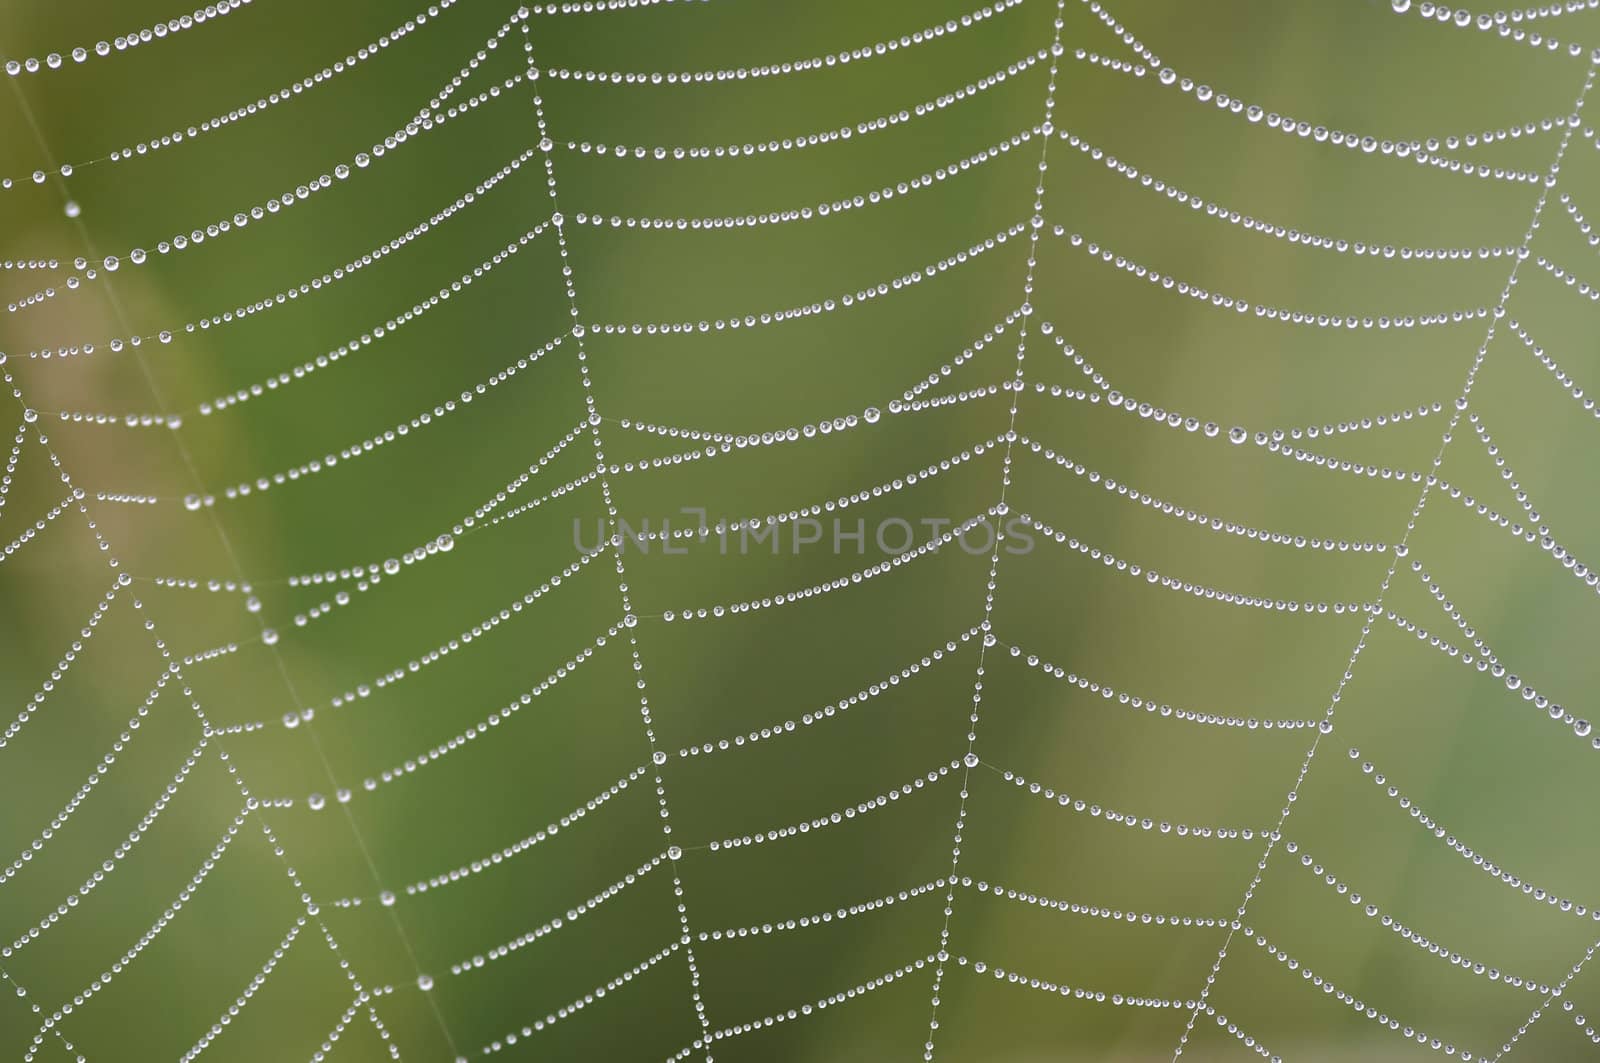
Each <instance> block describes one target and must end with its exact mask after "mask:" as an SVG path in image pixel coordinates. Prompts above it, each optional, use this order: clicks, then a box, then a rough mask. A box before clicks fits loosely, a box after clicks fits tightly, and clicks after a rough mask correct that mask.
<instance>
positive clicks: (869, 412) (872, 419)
mask: <svg viewBox="0 0 1600 1063" xmlns="http://www.w3.org/2000/svg"><path fill="white" fill-rule="evenodd" d="M861 416H862V417H864V418H866V421H867V423H868V424H877V423H878V418H880V417H882V416H883V414H882V413H880V412H879V411H878V408H877V407H876V406H868V407H867V408H866V410H865V411H863V412H862V414H861Z"/></svg>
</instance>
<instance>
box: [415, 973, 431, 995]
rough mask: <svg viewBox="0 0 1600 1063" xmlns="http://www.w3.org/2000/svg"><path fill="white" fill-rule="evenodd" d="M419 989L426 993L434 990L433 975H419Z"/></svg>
mask: <svg viewBox="0 0 1600 1063" xmlns="http://www.w3.org/2000/svg"><path fill="white" fill-rule="evenodd" d="M417 988H418V989H420V990H422V991H423V992H424V993H426V992H427V991H428V990H430V989H432V988H433V975H431V974H419V975H417Z"/></svg>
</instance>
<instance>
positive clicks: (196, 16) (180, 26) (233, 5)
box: [5, 0, 250, 77]
mask: <svg viewBox="0 0 1600 1063" xmlns="http://www.w3.org/2000/svg"><path fill="white" fill-rule="evenodd" d="M249 3H250V0H220V2H219V3H215V4H207V5H206V6H205V7H199V8H195V10H194V11H193V12H192V13H191V14H187V15H180V16H179V17H177V18H173V19H168V20H167V21H166V22H157V23H155V24H154V25H151V26H144V27H141V28H139V29H136V30H133V31H132V32H130V33H127V34H124V35H122V36H120V37H116V38H113V39H112V40H109V41H96V42H95V43H94V44H93V45H79V46H77V47H75V48H69V49H68V50H67V55H66V56H63V55H62V54H61V53H60V52H51V53H50V54H48V55H46V56H45V57H44V58H43V59H40V58H38V57H36V56H28V57H27V58H25V59H7V60H6V61H5V71H6V73H7V74H9V75H10V76H12V77H17V76H18V75H20V74H23V73H29V74H37V73H39V72H40V71H44V70H60V69H61V68H62V67H63V66H66V65H67V61H68V59H69V58H70V60H71V61H72V62H73V63H85V62H88V61H89V58H90V56H97V57H99V58H102V59H103V58H105V57H106V56H108V55H110V54H111V53H112V52H114V51H115V52H125V51H127V50H128V49H130V48H137V47H139V46H140V45H143V44H149V43H151V42H152V41H158V40H164V39H165V38H167V37H171V36H174V35H176V34H179V33H182V32H183V31H184V30H189V29H194V28H195V27H197V26H203V25H205V24H206V23H207V22H211V21H214V20H216V19H219V18H222V17H224V16H226V15H231V14H233V13H234V12H235V11H238V10H239V9H240V8H242V7H244V6H246V5H247V4H249Z"/></svg>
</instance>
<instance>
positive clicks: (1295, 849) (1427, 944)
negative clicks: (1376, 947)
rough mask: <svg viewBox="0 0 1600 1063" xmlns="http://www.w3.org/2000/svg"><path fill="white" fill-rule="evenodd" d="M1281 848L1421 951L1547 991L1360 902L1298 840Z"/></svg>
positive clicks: (1497, 978) (1519, 985)
mask: <svg viewBox="0 0 1600 1063" xmlns="http://www.w3.org/2000/svg"><path fill="white" fill-rule="evenodd" d="M1283 848H1284V851H1285V852H1287V853H1288V854H1289V855H1291V856H1294V857H1296V858H1297V859H1298V861H1299V864H1300V866H1301V867H1303V868H1305V869H1306V870H1307V871H1309V872H1311V874H1312V875H1314V876H1316V878H1317V880H1318V881H1320V882H1322V883H1323V884H1324V885H1325V886H1327V887H1328V888H1330V889H1332V890H1333V891H1334V892H1335V893H1337V894H1338V895H1339V896H1341V897H1343V898H1345V900H1347V901H1349V902H1350V903H1351V904H1352V905H1356V906H1358V907H1360V908H1361V910H1362V911H1363V912H1365V913H1366V915H1367V918H1369V919H1376V920H1378V921H1379V922H1380V923H1381V924H1382V925H1383V926H1384V927H1385V928H1386V929H1388V930H1391V931H1393V932H1394V933H1395V934H1397V935H1399V936H1400V938H1402V939H1403V940H1405V941H1408V942H1410V943H1411V944H1413V945H1415V946H1416V947H1417V948H1419V949H1421V950H1422V951H1423V952H1426V953H1428V954H1430V955H1432V956H1437V957H1439V958H1440V959H1442V960H1444V961H1445V962H1447V963H1449V964H1451V965H1452V966H1455V967H1459V968H1461V969H1462V970H1463V971H1470V972H1472V973H1473V974H1475V975H1479V976H1481V977H1484V978H1487V979H1488V980H1489V981H1491V982H1500V983H1503V984H1505V985H1508V986H1511V987H1513V988H1516V989H1525V990H1527V991H1528V992H1530V993H1549V992H1550V986H1548V985H1546V984H1544V983H1542V982H1538V981H1535V980H1534V979H1532V978H1523V977H1521V976H1518V975H1512V974H1506V973H1504V972H1502V971H1501V970H1500V969H1499V968H1496V967H1491V966H1489V965H1488V964H1485V963H1482V962H1479V961H1476V960H1473V959H1472V958H1470V957H1468V956H1463V955H1462V954H1461V953H1459V952H1453V951H1451V950H1450V949H1449V948H1448V947H1446V946H1444V945H1441V944H1439V943H1438V942H1437V941H1432V940H1430V939H1428V938H1426V937H1424V936H1423V935H1421V934H1419V933H1418V932H1417V931H1415V930H1413V929H1412V928H1410V927H1408V926H1406V925H1405V924H1403V923H1401V922H1399V921H1398V920H1396V919H1395V918H1394V917H1393V916H1391V915H1389V914H1388V913H1386V912H1384V911H1382V910H1381V909H1380V908H1379V907H1378V906H1377V905H1376V904H1373V903H1372V902H1370V901H1368V902H1367V903H1366V904H1365V905H1363V904H1362V897H1361V894H1360V893H1359V892H1358V891H1356V890H1354V889H1352V888H1351V887H1350V885H1349V884H1348V883H1346V882H1344V881H1342V880H1340V879H1339V878H1338V877H1337V876H1336V875H1334V874H1333V872H1331V871H1329V870H1327V868H1325V867H1323V865H1322V864H1321V863H1320V862H1318V861H1317V859H1316V858H1315V857H1314V856H1312V855H1311V854H1310V853H1308V852H1306V851H1304V850H1303V849H1302V848H1301V847H1300V845H1299V844H1298V843H1296V842H1292V841H1286V842H1284V843H1283Z"/></svg>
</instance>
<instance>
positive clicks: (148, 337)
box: [33, 149, 534, 427]
mask: <svg viewBox="0 0 1600 1063" xmlns="http://www.w3.org/2000/svg"><path fill="white" fill-rule="evenodd" d="M533 155H534V152H533V150H532V149H526V150H524V151H522V152H521V153H520V154H518V155H517V156H516V157H514V158H513V159H512V160H511V161H510V162H508V163H507V164H506V165H504V166H502V167H500V168H499V169H498V170H496V171H495V172H494V173H492V174H490V175H489V176H488V177H486V178H484V179H482V180H480V181H479V182H478V183H477V184H476V185H475V186H474V187H472V188H471V189H469V190H468V191H466V192H465V193H463V194H461V195H459V196H457V197H456V198H455V199H454V200H453V201H452V202H451V203H449V204H447V205H446V206H445V207H444V208H443V209H441V210H438V211H435V212H433V213H432V214H431V215H429V216H428V217H426V218H424V219H423V220H422V221H419V222H417V223H416V224H414V225H412V226H410V227H409V228H407V229H405V230H404V231H402V232H401V233H399V234H398V235H396V236H394V237H391V238H390V239H388V240H387V241H385V242H383V243H381V244H379V245H378V246H377V247H375V248H373V249H372V250H370V251H367V252H365V253H363V254H361V255H359V256H357V257H355V258H353V259H351V260H350V261H348V262H346V263H345V264H344V265H342V266H336V267H334V268H333V269H332V270H331V271H326V272H323V273H321V274H318V275H313V276H311V277H310V278H309V279H307V280H303V281H301V282H300V283H299V284H297V285H294V286H291V287H289V288H285V289H283V290H281V291H278V292H277V293H275V294H273V295H269V296H267V297H265V298H262V299H257V300H255V301H253V302H250V303H243V304H239V305H238V306H236V307H235V308H234V309H229V310H223V311H220V312H217V313H213V314H212V315H210V316H209V317H201V318H198V319H196V320H193V321H188V322H185V323H183V324H181V325H173V326H171V327H169V328H163V329H159V330H157V331H155V332H151V333H148V334H145V335H139V336H133V337H129V338H128V339H126V340H124V339H123V338H121V337H114V338H112V339H110V340H105V341H101V342H99V343H81V344H72V345H68V346H60V347H55V348H50V349H45V350H41V351H36V352H33V355H34V356H35V357H39V358H50V357H52V356H54V357H56V358H68V357H73V356H75V355H79V354H93V353H94V352H95V351H97V350H98V349H100V348H101V347H106V348H108V349H110V350H111V351H114V352H115V351H121V350H122V349H123V348H124V346H129V345H131V346H135V347H137V346H139V345H141V344H143V343H149V342H151V341H158V342H160V343H164V344H165V343H171V342H172V339H173V336H174V334H175V333H179V332H182V333H189V334H193V333H195V332H197V331H199V332H205V331H208V330H210V329H213V328H219V327H221V326H223V325H227V324H231V323H233V322H235V321H243V320H245V319H247V318H251V317H254V316H256V315H257V314H262V313H265V312H266V311H269V310H272V309H275V308H277V307H281V306H287V305H289V304H291V303H294V302H296V301H297V300H299V299H300V298H301V297H303V296H308V295H310V294H312V293H313V292H318V291H321V290H322V289H324V288H328V287H331V286H332V285H334V284H335V283H337V282H339V281H342V280H344V279H346V278H348V277H350V276H352V275H354V274H356V273H358V272H360V271H361V270H363V269H366V268H367V267H369V266H372V265H374V264H375V263H378V262H380V261H381V260H383V259H384V258H386V257H387V256H389V255H391V254H394V253H395V252H397V251H399V250H401V249H402V248H404V247H406V246H407V245H409V244H411V243H412V242H413V241H415V240H418V239H420V238H421V237H423V236H426V235H427V234H428V233H430V232H432V231H433V230H434V229H435V228H437V227H439V226H440V225H442V224H443V223H444V222H446V221H449V220H450V219H451V218H454V217H455V216H456V215H457V214H459V213H461V212H462V211H464V210H466V209H467V208H468V207H470V206H472V205H473V204H475V203H477V202H478V201H479V199H480V198H482V197H483V196H484V195H486V194H487V193H488V192H490V191H491V190H492V189H494V188H495V187H496V186H497V185H499V184H500V183H501V182H502V181H504V180H505V179H506V178H508V177H510V176H511V175H512V174H513V173H515V172H516V171H517V170H519V169H521V167H522V165H523V164H524V163H525V162H527V161H528V160H529V159H530V158H532V157H533ZM334 176H335V177H336V178H338V179H340V180H343V179H345V178H348V177H349V176H350V167H348V166H346V165H344V164H343V163H341V164H340V165H338V166H337V167H335V168H334ZM319 184H320V179H319ZM219 231H221V230H220V229H219ZM148 257H149V256H148V255H147V254H146V252H145V251H144V250H142V249H139V248H135V249H134V250H133V251H132V252H130V255H129V261H131V262H133V263H134V264H136V265H141V264H143V263H144V262H146V261H147V260H148ZM113 261H115V260H107V263H106V265H107V267H108V268H110V269H116V268H117V266H115V265H112V264H111V263H112V262H113ZM491 261H492V262H494V263H495V264H498V262H499V258H498V256H497V257H496V258H495V259H493V260H491ZM70 283H71V282H70V281H69V284H70ZM63 419H65V416H64V417H63ZM73 419H74V420H77V419H78V418H77V417H76V416H74V417H73ZM168 420H169V421H170V420H171V418H169V419H168ZM100 423H117V419H116V418H114V417H113V418H110V419H109V420H108V421H102V422H100ZM172 427H178V426H177V425H172Z"/></svg>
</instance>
